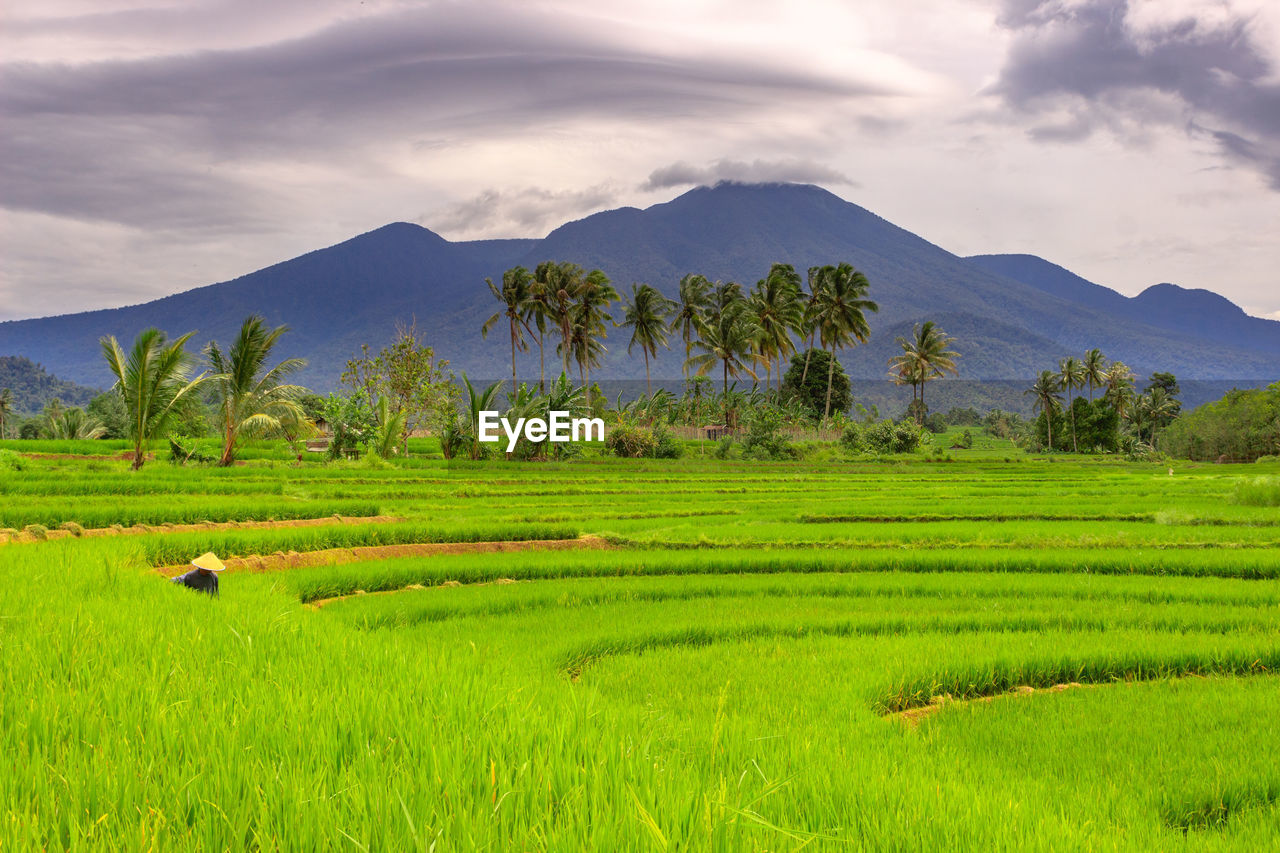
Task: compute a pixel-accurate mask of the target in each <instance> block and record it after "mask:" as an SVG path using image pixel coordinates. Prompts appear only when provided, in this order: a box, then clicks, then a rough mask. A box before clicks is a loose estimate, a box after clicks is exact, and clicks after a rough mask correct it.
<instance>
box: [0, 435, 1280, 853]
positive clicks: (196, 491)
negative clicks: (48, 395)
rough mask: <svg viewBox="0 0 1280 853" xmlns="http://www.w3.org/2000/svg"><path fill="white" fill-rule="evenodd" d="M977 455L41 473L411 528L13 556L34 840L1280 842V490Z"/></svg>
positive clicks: (4, 556)
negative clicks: (423, 549) (591, 542)
mask: <svg viewBox="0 0 1280 853" xmlns="http://www.w3.org/2000/svg"><path fill="white" fill-rule="evenodd" d="M975 437H978V436H977V435H976V434H975ZM980 444H981V443H980ZM10 445H17V446H18V449H21V448H22V443H9V444H6V447H8V446H10ZM414 449H415V451H419V450H420V451H421V452H423V453H424V456H425V454H426V453H428V452H430V449H429V447H428V446H424V445H418V446H417V447H415V448H414ZM42 452H54V451H42ZM62 452H72V450H70V449H67V450H64V451H62ZM947 452H948V453H951V454H952V455H953V456H954V457H955V459H956V460H957V461H955V462H950V463H948V462H927V461H924V460H923V459H922V458H915V459H912V460H898V459H890V460H865V461H850V460H839V461H836V462H831V461H827V462H823V463H821V464H820V463H817V462H814V463H805V462H800V463H795V464H778V465H752V464H747V463H742V462H737V461H716V460H710V459H706V460H700V459H698V458H696V457H694V458H686V459H682V460H675V461H669V462H666V461H653V460H642V461H633V462H618V461H615V460H602V459H589V460H585V461H581V462H577V463H548V464H534V465H512V464H508V463H505V462H501V461H494V462H485V463H476V464H470V463H465V464H452V463H444V462H443V461H438V460H436V461H433V460H430V459H427V458H424V457H419V458H416V459H411V460H410V461H409V462H408V463H396V464H395V465H393V466H392V467H390V468H387V469H382V470H380V469H373V468H369V467H367V466H363V465H361V464H335V465H322V464H319V463H312V462H311V461H310V460H308V462H307V463H306V464H304V465H303V466H302V467H301V468H298V467H294V466H293V465H292V464H291V463H289V462H287V461H285V460H284V459H283V458H279V459H277V458H275V457H276V456H282V455H281V454H279V453H278V452H277V450H273V449H272V448H263V449H262V452H261V454H260V458H257V459H253V460H250V462H251V464H248V465H245V466H241V467H236V468H230V469H199V468H197V469H188V468H174V467H172V466H168V465H164V464H155V465H148V466H147V467H145V468H144V469H143V470H142V471H141V472H137V473H133V472H129V471H128V470H127V463H125V462H124V461H123V460H117V459H111V458H108V457H106V456H103V457H102V458H99V459H79V458H58V457H33V456H23V457H22V458H21V462H22V470H20V471H17V470H10V471H5V472H0V511H2V512H3V513H8V514H9V515H5V516H4V517H3V518H0V526H25V524H40V523H45V522H49V526H50V527H52V526H54V525H56V524H64V523H67V522H74V523H78V524H82V525H84V526H86V527H88V526H98V525H100V524H103V523H127V522H128V520H129V519H134V518H143V517H148V518H152V519H158V518H161V517H162V515H163V514H164V513H171V514H172V517H187V514H189V513H194V514H195V515H196V516H198V518H197V520H203V519H210V520H214V519H213V518H212V515H217V514H218V513H219V512H222V511H225V514H228V515H229V517H235V518H259V519H265V518H266V517H268V515H269V514H271V513H274V512H279V511H281V508H282V507H299V508H302V507H309V508H311V510H312V511H313V512H314V514H315V515H316V516H326V515H330V514H332V511H336V510H333V508H334V507H353V506H356V505H364V506H365V507H366V508H367V509H376V510H378V511H380V512H382V513H386V514H391V515H396V516H401V517H403V518H405V520H404V521H401V522H392V523H381V524H353V525H338V524H333V525H321V526H315V527H304V528H278V529H275V528H248V529H222V530H201V531H191V532H172V531H165V530H163V529H159V530H154V531H151V532H147V533H144V534H141V535H137V536H129V537H107V538H92V537H84V538H72V537H68V538H60V539H50V540H49V541H42V542H36V543H30V544H21V545H0V753H2V754H4V755H5V756H6V761H7V765H8V769H7V770H6V772H5V773H2V774H0V849H3V848H13V849H49V848H59V849H118V848H129V849H133V848H139V847H147V848H150V849H156V850H187V849H193V848H194V849H244V848H255V849H261V848H272V849H297V850H316V849H351V850H361V849H368V850H373V849H419V848H421V849H430V848H431V847H432V846H433V845H434V846H435V849H437V850H440V849H490V850H505V849H528V850H534V849H536V850H579V849H602V850H603V849H608V850H654V849H692V850H764V849H769V850H773V849H786V850H794V849H801V848H806V849H810V850H825V849H832V850H837V849H838V850H843V849H877V850H890V849H931V850H932V849H937V850H942V849H946V850H979V849H982V850H987V849H1017V850H1063V849H1099V848H1105V849H1120V850H1150V849H1161V850H1182V849H1197V850H1202V849H1210V850H1260V849H1273V848H1274V847H1275V846H1276V844H1277V839H1280V807H1278V806H1277V801H1278V799H1280V798H1278V797H1277V792H1278V791H1280V773H1277V770H1276V768H1277V767H1280V745H1277V739H1276V738H1275V737H1274V733H1273V731H1272V729H1273V726H1272V724H1271V721H1272V720H1274V719H1277V718H1280V681H1278V680H1277V675H1276V674H1275V673H1276V672H1277V667H1278V666H1280V589H1277V586H1276V578H1277V577H1278V576H1280V547H1277V546H1278V545H1280V525H1278V524H1277V519H1276V518H1275V511H1274V507H1273V505H1271V504H1268V503H1266V502H1265V499H1266V496H1267V495H1268V494H1269V491H1268V489H1269V488H1270V486H1269V485H1268V484H1269V483H1273V482H1276V481H1280V465H1276V464H1272V465H1270V466H1267V465H1260V466H1253V467H1252V468H1251V470H1257V471H1258V473H1257V474H1254V475H1251V477H1250V478H1247V479H1244V480H1242V479H1241V477H1240V476H1239V475H1238V474H1237V473H1236V469H1233V468H1230V467H1227V466H1200V467H1198V466H1192V465H1187V464H1175V465H1174V466H1173V474H1172V475H1171V474H1170V473H1169V466H1168V465H1162V466H1159V467H1156V466H1150V465H1142V464H1136V463H1135V464H1131V463H1123V462H1118V461H1115V460H1075V459H1072V460H1063V459H1057V458H1054V459H1052V461H1042V460H1039V459H1033V458H1027V459H1028V461H1025V462H1021V463H1018V464H1010V463H1006V462H1004V461H1003V458H1001V455H1002V454H1004V453H1005V452H1007V451H1006V450H1005V449H1004V448H1002V447H996V446H987V445H986V444H982V446H975V448H974V449H973V450H971V451H964V450H948V451H947ZM273 454H275V455H274V456H273ZM81 455H89V454H87V453H85V454H81ZM1257 478H1262V480H1261V481H1257V482H1255V481H1256V480H1257ZM1255 489H1258V490H1261V491H1260V493H1261V494H1262V496H1263V497H1262V499H1261V501H1259V499H1257V498H1255V497H1254V495H1255V493H1256V492H1255V491H1254V490H1255ZM59 507H61V508H62V509H59ZM233 509H234V512H235V514H234V515H231V513H232V511H233ZM319 510H331V511H319ZM300 511H301V510H300ZM148 513H150V515H148ZM211 514H212V515H211ZM343 514H344V515H345V514H356V513H347V512H345V511H344V512H343ZM10 518H12V519H13V520H14V521H13V522H12V523H11V522H8V521H7V520H8V519H10ZM17 522H22V524H17ZM149 523H155V522H154V521H153V522H149ZM66 529H71V528H70V526H67V527H66ZM581 534H593V535H596V536H600V537H604V538H606V539H607V540H609V541H610V542H612V543H613V544H614V547H613V549H611V550H572V551H547V550H512V551H510V552H503V553H487V552H486V553H480V552H476V553H466V552H465V545H466V543H471V542H482V541H517V540H531V539H562V538H573V537H577V536H579V535H581ZM412 542H450V543H458V544H459V548H458V549H456V550H459V551H462V553H448V554H441V555H436V556H420V557H402V558H396V559H367V560H362V561H356V562H345V563H341V564H336V565H317V566H311V567H307V568H298V569H293V570H288V571H279V572H264V573H238V572H232V573H228V574H227V575H224V576H223V583H222V594H221V596H220V597H219V598H218V599H209V598H206V597H204V596H199V595H195V594H192V593H189V592H187V591H186V590H181V589H178V588H175V587H173V586H171V585H169V584H166V583H164V582H163V579H162V578H160V577H158V576H157V575H156V573H155V572H154V571H153V570H152V568H151V567H153V566H156V565H168V564H174V563H183V562H186V561H187V560H189V559H190V558H191V557H193V556H195V555H197V554H199V553H202V552H204V551H207V550H213V551H215V552H217V553H218V554H219V555H221V556H224V557H229V556H234V555H251V554H272V553H275V552H277V551H314V550H321V549H330V548H343V549H346V548H355V547H360V546H362V545H385V544H396V543H412ZM508 581H515V582H508ZM459 584H461V585H459ZM360 591H363V592H369V593H372V592H377V591H382V592H385V593H386V594H380V595H373V594H365V595H361V594H358V592H360ZM55 593H56V594H55ZM334 596H346V597H344V598H341V599H340V600H333V601H329V602H327V603H325V604H324V605H323V606H322V607H320V608H318V609H316V608H313V607H309V606H306V605H307V603H309V602H315V601H317V600H319V599H329V598H333V597H334ZM1064 682H1079V683H1082V684H1087V685H1091V687H1090V688H1089V689H1080V690H1071V691H1066V692H1063V693H1051V694H1049V695H1033V696H1031V697H1030V698H1019V697H1013V696H1010V697H1009V698H1003V697H1004V696H1005V694H1006V693H1008V692H1009V691H1010V690H1011V688H1015V687H1019V686H1024V685H1032V686H1037V687H1047V686H1052V685H1055V684H1058V683H1064ZM942 696H949V697H951V698H952V699H955V700H971V699H981V698H991V697H998V698H995V699H994V701H991V702H978V701H973V702H967V701H953V702H949V703H947V704H945V705H944V706H943V707H942V709H941V710H940V711H939V712H938V713H936V714H931V715H929V716H928V717H926V718H924V719H923V720H922V721H921V722H920V724H919V726H918V727H915V728H913V727H909V726H907V725H904V724H903V723H901V722H900V721H898V720H896V719H894V718H893V717H892V716H891V715H892V714H893V713H895V712H897V711H901V710H903V709H911V708H917V707H920V706H922V705H927V704H930V703H931V702H933V701H935V700H936V699H937V698H938V697H942Z"/></svg>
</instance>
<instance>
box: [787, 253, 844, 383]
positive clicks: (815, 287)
mask: <svg viewBox="0 0 1280 853" xmlns="http://www.w3.org/2000/svg"><path fill="white" fill-rule="evenodd" d="M834 269H835V267H833V266H830V265H828V266H822V267H809V293H808V295H807V296H806V295H805V294H801V298H802V300H803V302H804V309H803V311H802V312H801V315H800V322H799V323H797V324H796V328H795V332H796V334H797V335H798V336H799V337H800V338H802V339H803V340H804V342H805V353H804V369H803V370H802V371H801V373H800V384H801V385H803V384H804V383H805V380H806V379H808V378H809V354H810V353H811V352H813V336H814V334H815V333H816V332H817V329H818V323H817V319H816V318H817V312H818V302H819V300H820V299H821V298H822V290H823V288H824V287H825V282H826V280H827V275H828V274H829V273H830V272H831V271H833V270H834Z"/></svg>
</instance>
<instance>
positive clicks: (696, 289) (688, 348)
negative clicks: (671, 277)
mask: <svg viewBox="0 0 1280 853" xmlns="http://www.w3.org/2000/svg"><path fill="white" fill-rule="evenodd" d="M710 294H711V282H710V281H708V280H707V277H706V276H704V275H698V274H697V273H689V274H688V275H686V276H685V277H684V278H682V279H680V294H679V299H678V300H677V301H678V303H679V306H678V307H679V310H677V311H676V315H675V316H674V317H672V318H671V328H673V329H674V328H676V327H677V326H678V327H679V328H680V339H681V340H683V341H684V359H685V364H684V365H683V366H682V367H681V370H682V371H684V374H685V378H686V379H687V378H688V376H689V368H688V361H689V356H690V355H691V354H692V353H693V342H694V340H695V339H696V338H697V337H698V330H699V329H700V328H701V326H702V322H703V319H704V316H705V314H706V311H707V308H708V306H709V304H710Z"/></svg>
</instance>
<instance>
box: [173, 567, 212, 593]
mask: <svg viewBox="0 0 1280 853" xmlns="http://www.w3.org/2000/svg"><path fill="white" fill-rule="evenodd" d="M173 582H174V583H177V584H182V585H183V586H185V587H188V588H190V589H194V590H199V591H200V592H207V593H209V594H210V595H217V594H218V576H217V575H215V574H214V573H213V572H204V571H201V570H200V569H192V570H191V571H189V572H187V573H186V574H185V575H179V576H178V577H176V578H174V579H173Z"/></svg>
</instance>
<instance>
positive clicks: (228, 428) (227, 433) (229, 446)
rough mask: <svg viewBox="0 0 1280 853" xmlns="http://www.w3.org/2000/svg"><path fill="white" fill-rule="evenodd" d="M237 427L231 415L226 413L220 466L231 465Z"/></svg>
mask: <svg viewBox="0 0 1280 853" xmlns="http://www.w3.org/2000/svg"><path fill="white" fill-rule="evenodd" d="M235 442H236V439H235V429H234V425H233V424H232V423H231V415H230V414H228V415H226V418H225V420H224V421H223V424H222V458H221V459H219V460H218V466H219V467H221V468H226V467H229V466H230V465H231V457H232V455H233V453H234V452H235Z"/></svg>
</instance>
